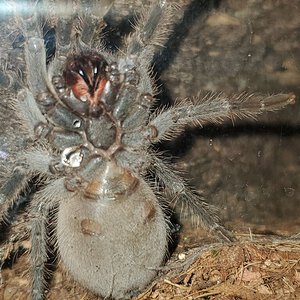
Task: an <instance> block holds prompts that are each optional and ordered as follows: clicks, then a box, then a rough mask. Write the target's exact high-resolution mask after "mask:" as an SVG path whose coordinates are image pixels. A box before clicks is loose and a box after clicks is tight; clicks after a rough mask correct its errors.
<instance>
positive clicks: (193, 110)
mask: <svg viewBox="0 0 300 300" xmlns="http://www.w3.org/2000/svg"><path fill="white" fill-rule="evenodd" d="M34 3H35V2H34V1H33V3H32V4H33V5H34ZM59 3H60V1H57V3H56V1H51V0H49V1H44V3H43V4H39V6H36V10H34V9H33V10H32V12H31V13H27V14H25V15H17V16H16V22H17V24H18V26H19V27H20V28H21V30H22V32H23V35H24V37H25V46H24V57H25V63H26V72H25V73H26V82H25V83H24V87H23V88H22V89H21V90H20V92H19V93H18V95H17V97H16V99H14V100H13V101H12V103H13V104H12V105H11V109H12V110H14V111H15V113H16V115H17V116H18V119H19V121H20V125H19V129H20V132H23V133H24V134H25V135H26V137H27V143H26V147H25V149H24V150H23V151H22V153H17V155H15V156H16V157H17V160H16V162H15V163H14V166H13V167H12V168H11V170H9V172H10V173H9V174H10V175H9V176H8V177H7V176H6V177H7V180H6V181H5V182H3V184H2V186H1V189H0V208H1V214H0V217H2V218H3V219H5V215H6V212H7V211H8V210H9V208H10V207H11V206H12V205H14V203H16V202H17V201H18V199H19V198H20V194H21V193H22V192H23V191H24V190H25V189H26V186H27V184H28V182H29V181H30V180H31V179H32V178H33V177H35V178H36V177H39V178H40V179H41V188H40V189H39V190H38V191H37V192H36V193H35V194H34V195H33V197H32V199H31V201H30V222H31V241H32V248H31V265H32V298H33V299H35V300H37V299H42V298H43V297H44V290H45V264H46V262H47V259H48V257H47V245H48V244H49V242H48V239H49V238H48V236H47V234H48V230H47V226H48V223H47V220H48V217H49V213H50V212H52V211H54V212H55V215H56V218H55V219H56V222H55V224H56V230H55V232H54V233H53V234H52V238H53V240H54V241H55V247H56V248H57V249H58V253H59V256H60V258H61V260H62V262H63V263H64V265H65V266H66V268H67V270H68V271H69V272H70V273H71V274H72V275H73V277H74V278H75V279H76V280H78V281H79V282H80V283H81V284H82V285H83V286H85V287H87V288H88V289H90V290H92V291H93V292H95V293H97V294H99V295H102V296H105V297H113V298H116V299H124V298H130V297H131V296H132V295H134V294H135V293H136V292H138V291H139V290H141V289H142V288H144V287H145V286H146V285H147V284H149V282H150V281H151V280H152V279H153V277H154V276H155V274H156V273H157V270H158V269H159V267H160V266H161V265H162V263H163V261H164V258H165V256H166V253H167V245H168V235H169V226H168V221H167V219H166V217H165V210H166V209H167V207H177V208H178V207H179V209H181V210H183V212H185V211H189V212H190V213H191V215H192V217H193V218H194V220H195V221H196V223H199V224H200V225H202V226H203V227H204V228H205V229H207V230H208V231H210V232H212V233H213V234H215V235H216V236H217V237H218V238H219V239H220V240H223V241H231V240H233V239H234V237H233V235H232V233H231V232H230V231H228V230H227V229H225V228H224V227H223V226H222V225H221V224H220V223H219V220H218V216H217V212H216V210H215V209H214V208H213V207H211V206H210V205H208V204H207V203H206V202H204V201H203V200H204V199H202V197H200V196H199V195H198V194H197V193H195V192H194V191H192V190H191V189H190V188H189V187H188V185H187V184H186V182H185V181H184V179H182V178H181V177H180V175H179V174H178V172H176V171H175V170H173V169H172V167H171V166H170V165H169V164H168V163H167V162H165V161H164V160H163V159H162V158H161V156H160V155H159V154H158V153H155V151H154V150H153V149H152V147H151V146H152V145H153V144H155V143H159V142H160V141H163V140H168V139H172V138H174V137H175V136H178V135H179V134H180V133H182V132H183V131H184V129H185V127H186V126H188V125H193V126H195V125H196V126H199V125H200V126H202V125H203V124H206V123H209V122H221V121H222V120H223V119H226V118H231V119H234V118H235V117H238V118H243V117H251V118H255V117H256V116H257V115H259V114H261V113H262V112H264V111H273V110H278V109H281V108H283V107H285V106H286V105H287V104H290V103H293V101H294V95H286V94H279V95H274V96H262V95H258V94H250V95H248V94H246V93H244V94H240V95H233V96H232V97H230V98H229V97H226V96H225V95H223V94H209V95H207V96H203V97H198V98H189V99H185V100H183V101H177V102H176V103H175V105H174V106H173V107H170V108H168V109H167V108H162V109H160V110H158V111H157V110H156V111H154V110H153V107H154V105H155V95H156V93H157V89H156V87H155V85H154V82H153V79H152V77H151V62H152V60H153V56H154V54H155V52H156V49H157V48H158V47H159V46H161V45H163V44H164V43H165V42H166V40H167V37H168V30H166V28H169V27H170V25H171V20H172V15H173V14H174V12H176V10H177V9H180V7H177V6H176V7H174V6H172V5H170V4H168V2H167V1H154V3H153V5H152V6H151V9H149V11H148V12H144V14H143V15H142V16H141V18H140V19H139V21H138V22H137V24H136V25H135V33H133V34H132V35H130V36H129V37H128V38H127V39H126V42H125V43H124V44H125V45H124V49H122V51H119V52H118V53H116V54H112V53H108V52H106V51H105V50H104V48H103V47H102V45H101V43H100V42H99V39H98V38H97V37H98V36H99V28H100V27H101V26H100V23H101V18H100V15H101V14H100V13H99V15H96V13H95V12H101V11H105V12H106V10H105V9H103V7H102V5H103V2H101V1H100V2H99V3H98V2H96V1H95V2H94V3H93V5H91V6H86V5H85V4H86V3H85V1H84V0H82V1H79V0H78V1H76V5H74V3H72V5H69V6H68V5H67V4H66V7H67V10H68V11H69V12H70V14H68V15H60V16H59V17H58V15H57V11H56V10H55V7H56V6H58V4H59ZM66 7H64V9H66ZM83 8H84V9H83ZM106 9H107V8H106ZM40 11H47V12H48V15H47V18H48V20H47V22H49V24H50V25H51V26H54V27H55V32H56V50H55V56H54V57H53V59H52V61H51V62H50V63H49V64H46V49H45V45H44V39H43V32H42V26H43V23H42V21H41V20H42V18H41V15H40V14H39V12H40ZM105 12H104V13H103V14H102V15H104V14H105ZM149 172H151V173H154V174H155V175H156V177H157V179H158V180H157V182H159V183H160V187H161V186H163V187H164V189H163V191H159V188H158V186H157V184H156V183H152V182H150V180H149V178H148V176H147V174H149ZM168 199H171V200H172V201H171V200H168Z"/></svg>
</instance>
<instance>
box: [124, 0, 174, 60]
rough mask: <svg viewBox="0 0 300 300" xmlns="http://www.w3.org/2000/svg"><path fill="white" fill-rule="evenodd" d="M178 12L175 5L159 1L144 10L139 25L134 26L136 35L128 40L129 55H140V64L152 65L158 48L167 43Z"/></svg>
mask: <svg viewBox="0 0 300 300" xmlns="http://www.w3.org/2000/svg"><path fill="white" fill-rule="evenodd" d="M175 10H176V5H175V4H170V3H168V1H162V0H157V1H154V3H153V4H152V5H151V7H150V8H149V9H144V12H143V13H142V16H141V17H140V18H139V20H138V22H137V24H135V25H134V28H135V33H134V34H132V35H130V36H129V37H128V40H127V51H126V53H127V55H128V56H130V55H139V59H140V62H144V61H145V62H147V63H148V64H150V63H151V61H152V58H153V55H154V53H155V51H156V48H157V47H161V46H163V45H164V43H165V42H166V40H167V38H168V35H169V32H170V31H169V30H168V29H166V28H168V27H169V25H171V24H172V22H171V21H170V20H172V15H174V13H175Z"/></svg>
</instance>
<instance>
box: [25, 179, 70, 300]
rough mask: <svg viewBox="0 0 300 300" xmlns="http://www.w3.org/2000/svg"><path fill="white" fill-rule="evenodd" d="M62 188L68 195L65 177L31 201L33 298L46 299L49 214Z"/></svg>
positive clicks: (63, 193) (37, 194)
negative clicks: (65, 187)
mask: <svg viewBox="0 0 300 300" xmlns="http://www.w3.org/2000/svg"><path fill="white" fill-rule="evenodd" d="M58 190H60V191H61V192H62V194H60V196H62V197H61V198H60V199H63V197H66V196H67V195H65V194H66V192H64V191H65V189H64V178H61V179H58V180H54V181H52V182H50V183H49V184H48V185H47V186H46V187H45V188H44V189H43V190H41V191H39V192H37V193H36V194H35V196H34V198H33V200H32V203H31V212H32V222H31V239H32V240H31V253H30V260H31V266H32V290H31V291H32V300H41V299H44V292H45V287H46V279H45V271H46V263H47V261H48V252H47V251H48V249H47V248H48V243H47V240H48V234H49V232H48V229H47V228H48V222H47V219H48V216H49V213H50V211H51V210H52V209H53V208H55V206H56V205H57V203H58V201H59V199H57V194H58V193H57V191H58Z"/></svg>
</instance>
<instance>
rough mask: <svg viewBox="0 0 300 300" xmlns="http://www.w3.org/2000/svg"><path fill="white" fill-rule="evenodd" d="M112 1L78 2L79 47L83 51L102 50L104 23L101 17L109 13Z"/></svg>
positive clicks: (85, 0) (83, 0) (84, 0)
mask: <svg viewBox="0 0 300 300" xmlns="http://www.w3.org/2000/svg"><path fill="white" fill-rule="evenodd" d="M112 4H113V0H104V1H93V2H91V1H89V0H81V1H80V11H79V25H78V27H79V28H78V35H79V37H80V39H79V43H80V46H81V47H82V48H83V49H84V48H87V49H90V48H92V49H98V50H100V51H101V50H103V48H104V47H103V44H102V42H101V30H102V29H103V26H104V22H103V21H101V20H102V19H103V16H104V15H105V14H106V13H107V12H108V11H109V9H110V8H111V6H112Z"/></svg>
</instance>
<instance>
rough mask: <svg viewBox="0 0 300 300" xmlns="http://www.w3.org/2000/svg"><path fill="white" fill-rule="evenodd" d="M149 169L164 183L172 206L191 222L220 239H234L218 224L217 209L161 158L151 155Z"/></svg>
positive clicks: (228, 240)
mask: <svg viewBox="0 0 300 300" xmlns="http://www.w3.org/2000/svg"><path fill="white" fill-rule="evenodd" d="M152 160H153V163H152V164H151V169H152V170H153V171H154V172H155V174H156V176H157V177H158V179H159V181H160V182H161V183H162V184H163V185H164V188H165V192H166V193H167V194H168V195H169V196H170V197H171V198H173V199H174V203H173V206H174V207H175V208H179V210H180V212H181V213H182V214H183V215H185V214H186V215H188V216H190V217H191V218H192V221H193V223H195V224H196V225H201V226H202V227H203V228H204V229H206V230H208V231H209V232H211V233H213V234H214V235H215V236H217V237H218V239H219V240H221V241H226V242H230V241H234V240H235V238H234V236H233V234H232V233H231V232H230V231H229V230H227V229H226V228H225V227H224V226H223V225H221V224H220V219H219V216H218V209H217V208H216V207H214V206H212V205H209V204H208V203H207V202H205V199H204V197H203V196H201V195H199V194H197V193H196V192H195V191H193V190H191V189H190V188H189V186H188V185H187V183H186V182H185V180H184V179H183V178H182V177H181V176H180V175H179V174H178V171H176V170H173V169H172V168H171V167H170V166H169V165H168V164H166V163H164V162H163V161H162V160H161V159H159V158H158V157H156V156H154V155H153V157H152Z"/></svg>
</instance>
